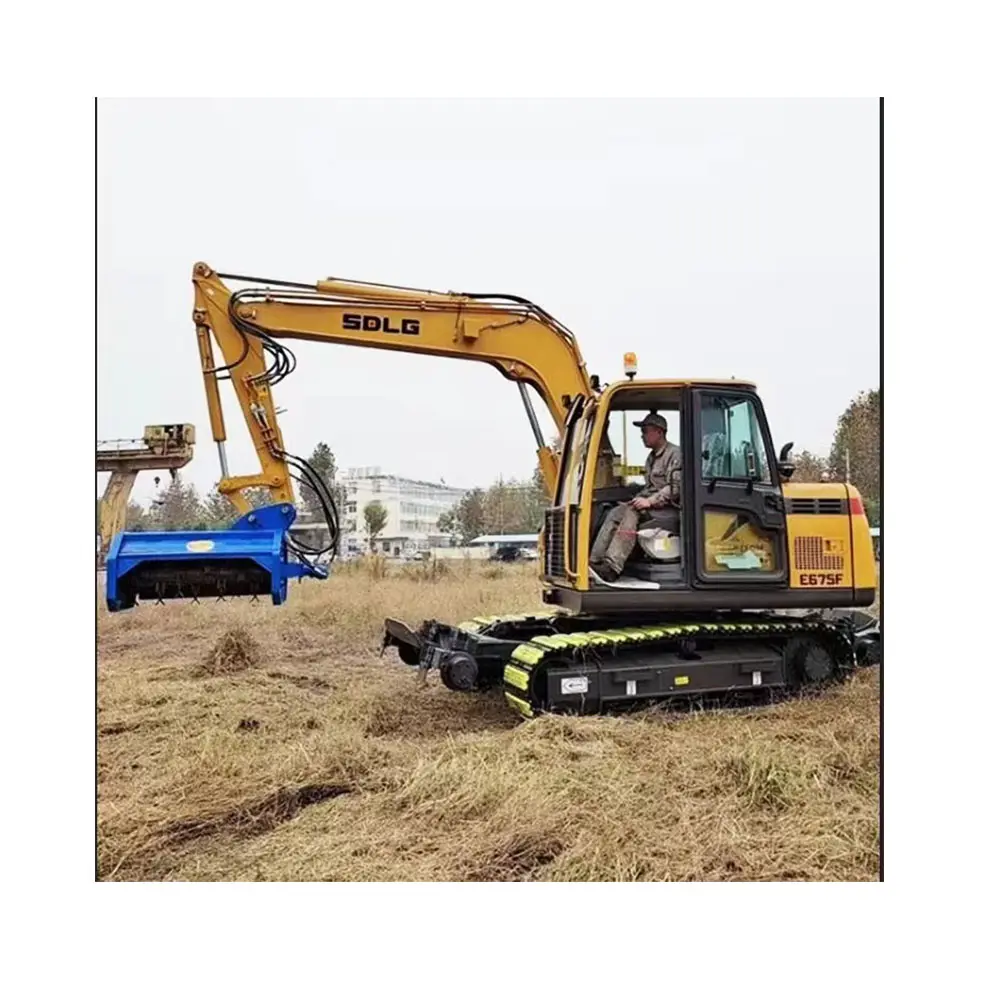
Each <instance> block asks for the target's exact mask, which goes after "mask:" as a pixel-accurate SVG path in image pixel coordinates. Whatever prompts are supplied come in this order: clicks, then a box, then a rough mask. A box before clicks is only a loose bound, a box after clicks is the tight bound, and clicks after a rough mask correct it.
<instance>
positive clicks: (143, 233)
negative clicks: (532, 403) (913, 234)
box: [97, 99, 879, 501]
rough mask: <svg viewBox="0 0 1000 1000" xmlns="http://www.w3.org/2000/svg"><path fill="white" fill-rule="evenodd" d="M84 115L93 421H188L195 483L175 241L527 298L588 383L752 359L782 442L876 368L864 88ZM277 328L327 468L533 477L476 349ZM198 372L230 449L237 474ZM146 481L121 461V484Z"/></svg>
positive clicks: (869, 120) (190, 106) (275, 264)
mask: <svg viewBox="0 0 1000 1000" xmlns="http://www.w3.org/2000/svg"><path fill="white" fill-rule="evenodd" d="M98 128H99V133H98V141H99V161H98V170H99V192H98V196H99V205H98V212H99V216H98V239H99V243H98V252H99V258H98V280H99V284H98V295H99V299H98V308H99V313H98V347H97V351H98V357H97V371H98V404H97V431H98V438H114V437H132V436H139V435H140V434H141V432H142V428H143V426H144V425H145V424H147V423H172V422H178V423H182V422H187V423H194V424H195V425H196V427H197V435H198V443H197V445H196V457H195V460H194V462H193V463H192V464H191V465H190V466H189V467H188V469H187V470H186V471H185V473H184V475H185V476H186V477H187V478H189V479H191V480H192V481H194V482H195V483H196V484H197V486H198V487H199V489H201V490H207V489H208V488H210V487H211V486H212V484H213V483H214V482H215V481H216V480H217V479H218V478H219V470H218V460H217V456H216V449H215V446H214V444H213V443H212V438H211V431H210V428H209V425H208V414H207V408H206V404H205V398H204V393H203V388H202V380H201V375H200V370H199V361H198V351H197V346H196V341H195V334H194V326H193V324H192V322H191V311H192V308H193V295H192V286H191V282H190V274H191V267H192V265H193V264H194V263H195V261H198V260H204V261H206V262H208V263H209V264H210V265H212V266H213V267H214V268H216V269H218V270H221V271H230V272H235V273H242V274H253V275H259V276H266V277H274V278H283V279H287V280H292V281H306V282H312V281H315V280H317V279H319V278H322V277H326V276H328V275H335V276H337V277H347V278H358V279H362V280H369V281H379V282H387V283H396V284H403V285H414V286H419V287H425V288H433V289H441V290H454V291H476V292H484V291H485V292H503V293H510V294H515V295H521V296H525V297H528V298H531V299H533V300H534V301H536V302H537V303H539V304H540V305H541V306H543V307H544V308H545V309H547V310H548V311H549V312H551V313H553V314H554V315H555V316H556V317H558V318H559V319H560V320H562V321H563V322H564V323H565V324H566V325H568V326H569V327H570V328H571V329H572V330H573V331H574V332H575V334H576V336H577V338H578V340H579V342H580V344H581V348H582V352H583V355H584V358H585V359H586V361H587V365H588V368H589V370H590V372H591V373H592V374H598V375H600V376H601V378H602V379H604V380H607V381H612V380H614V379H617V378H619V377H620V376H621V366H622V354H623V352H624V351H626V350H632V351H635V352H636V353H637V354H638V357H639V377H647V378H652V377H684V376H692V375H693V376H722V377H728V376H730V375H735V376H738V377H742V378H748V379H751V380H753V381H755V382H756V383H757V385H758V387H759V390H760V392H761V394H762V396H763V398H764V403H765V406H766V408H767V412H768V416H769V420H770V425H771V431H772V434H773V436H774V438H775V441H776V443H778V444H779V445H780V443H781V442H784V441H787V440H794V441H795V442H796V450H799V449H801V448H808V449H810V450H812V451H818V452H822V453H825V452H826V451H827V450H828V449H829V445H830V442H831V440H832V436H833V432H834V428H835V425H836V420H837V417H838V415H839V414H840V412H841V411H842V410H843V409H844V407H845V406H846V405H847V403H848V402H849V400H850V399H851V397H852V396H853V395H854V394H855V393H857V392H859V391H861V390H864V389H869V388H875V387H877V386H878V385H879V327H878V322H879V320H878V298H879V274H878V253H879V244H878V240H879V218H878V208H879V190H878V138H879V135H878V132H879V123H878V102H877V101H876V100H874V99H872V100H870V101H857V100H854V101H813V100H796V101H674V102H660V101H635V102H616V101H602V102H565V101H552V102H548V101H544V102H543V101H537V102H527V101H521V102H519V101H510V102H502V103H500V102H486V103H484V102H474V101H467V102H460V101H448V102H433V103H431V102H418V101H413V102H406V101H398V102H382V101H369V102H329V101H249V100H248V101H172V100H161V101H147V100H134V101H102V102H101V104H100V108H99V122H98ZM285 343H286V344H287V345H288V346H289V347H291V349H292V350H293V351H294V353H295V354H296V356H297V358H298V362H299V363H298V368H297V369H296V371H295V372H294V373H293V374H292V375H291V376H289V377H288V378H287V379H286V380H285V381H284V382H282V383H281V384H280V385H279V386H278V387H277V389H276V391H275V395H276V401H277V404H278V405H279V406H280V407H283V408H285V409H286V410H287V412H286V413H284V414H282V416H281V422H282V423H281V426H282V430H283V432H284V436H285V444H286V447H287V448H288V449H289V451H291V452H294V453H297V454H300V455H305V456H307V455H308V454H309V452H310V451H311V450H312V448H313V446H314V445H315V444H316V442H317V441H320V440H323V441H326V442H327V443H328V444H329V445H330V447H331V448H332V449H333V451H334V453H335V454H336V455H337V458H338V461H339V464H340V465H341V466H345V467H346V466H360V465H379V466H381V467H382V469H383V471H385V472H393V473H397V474H399V475H404V476H411V477H415V478H422V479H430V480H435V481H436V480H438V479H441V478H444V479H445V480H446V481H447V482H448V483H450V484H454V485H458V486H464V487H469V486H473V485H488V484H489V483H490V482H492V481H493V480H494V479H495V478H496V477H497V476H499V475H503V476H504V477H505V478H509V477H513V476H520V477H523V476H527V475H530V473H531V471H532V468H533V465H534V443H533V438H532V435H531V431H530V427H529V425H528V422H527V419H526V418H525V416H524V413H523V409H522V407H521V402H520V398H519V396H518V393H517V389H516V387H515V386H514V384H513V383H511V382H508V381H506V380H505V379H504V378H503V377H502V376H501V375H500V374H499V373H498V372H496V371H495V370H494V369H492V368H490V367H488V366H486V365H480V364H472V363H467V362H462V361H454V360H444V359H440V358H422V357H419V356H416V355H407V354H398V353H391V352H387V351H375V350H365V349H360V348H355V347H342V346H323V345H316V344H308V343H303V342H289V341H285ZM222 390H223V400H224V406H225V409H226V416H227V431H228V433H229V444H228V452H229V465H230V471H231V473H232V474H234V475H240V474H248V473H251V472H256V471H258V466H257V464H256V458H255V456H254V453H253V449H252V447H251V445H250V442H249V437H248V435H247V432H246V429H245V426H244V424H243V421H242V418H241V416H240V414H239V411H238V409H237V408H236V404H235V397H234V395H233V393H232V390H231V388H230V387H229V386H228V385H226V384H223V386H222ZM539 410H540V411H542V408H541V407H539ZM540 415H541V414H540ZM549 426H551V425H549ZM630 457H631V456H630ZM106 478H107V477H106V476H99V477H98V491H100V489H102V488H103V485H104V482H105V480H106ZM153 491H154V487H153V483H152V475H151V474H149V475H144V476H142V477H140V479H139V482H138V483H137V485H136V488H135V490H134V491H133V498H134V499H138V500H141V501H148V499H150V497H151V496H152V494H153Z"/></svg>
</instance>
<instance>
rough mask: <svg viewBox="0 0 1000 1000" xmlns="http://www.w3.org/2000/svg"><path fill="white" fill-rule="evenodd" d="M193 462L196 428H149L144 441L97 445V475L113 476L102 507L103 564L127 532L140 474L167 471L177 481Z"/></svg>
mask: <svg viewBox="0 0 1000 1000" xmlns="http://www.w3.org/2000/svg"><path fill="white" fill-rule="evenodd" d="M192 458H194V425H193V424H147V426H146V427H145V428H144V429H143V432H142V438H141V439H137V438H127V439H125V438H119V439H116V440H108V441H98V442H97V471H98V472H110V473H111V475H110V477H109V478H108V483H107V485H106V486H105V487H104V493H103V495H102V496H101V500H100V503H99V507H98V510H99V514H98V529H97V530H98V534H99V535H100V538H101V544H100V549H99V551H98V562H99V564H101V565H103V563H104V561H105V559H106V558H107V554H108V549H109V547H110V546H111V542H112V540H113V539H114V537H115V535H118V534H120V533H121V532H122V531H124V530H125V517H126V514H127V512H128V501H129V497H130V496H131V495H132V487H133V486H134V485H135V480H136V477H137V476H138V475H139V473H140V472H159V471H161V470H166V471H167V472H169V473H170V476H171V478H174V477H176V475H177V470H178V469H182V468H184V466H185V465H187V464H188V462H190V461H191V459H192Z"/></svg>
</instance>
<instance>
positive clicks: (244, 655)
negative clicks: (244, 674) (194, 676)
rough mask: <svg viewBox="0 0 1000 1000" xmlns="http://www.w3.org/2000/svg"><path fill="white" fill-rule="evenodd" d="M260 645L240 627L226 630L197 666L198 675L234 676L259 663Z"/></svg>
mask: <svg viewBox="0 0 1000 1000" xmlns="http://www.w3.org/2000/svg"><path fill="white" fill-rule="evenodd" d="M261 659H262V657H261V649H260V643H258V642H257V640H256V639H255V638H254V637H253V636H252V635H251V634H250V633H249V631H248V630H247V629H245V628H244V627H243V626H242V625H237V626H235V627H234V628H229V629H226V631H225V632H223V633H222V635H221V636H219V638H218V640H217V641H216V643H215V645H214V646H212V648H211V650H209V653H208V656H207V657H206V658H205V659H204V660H203V661H202V663H201V664H200V666H199V673H202V674H209V675H213V676H214V675H218V674H235V673H239V672H240V671H242V670H249V669H250V668H251V667H256V666H259V665H260V663H261Z"/></svg>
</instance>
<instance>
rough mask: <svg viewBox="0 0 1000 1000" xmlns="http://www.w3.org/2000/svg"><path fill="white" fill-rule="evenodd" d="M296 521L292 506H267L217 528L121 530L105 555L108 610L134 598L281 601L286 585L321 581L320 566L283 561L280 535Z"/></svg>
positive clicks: (284, 553)
mask: <svg viewBox="0 0 1000 1000" xmlns="http://www.w3.org/2000/svg"><path fill="white" fill-rule="evenodd" d="M294 520H295V508H294V507H293V506H292V505H291V504H272V505H270V506H268V507H259V508H258V509H257V510H254V511H251V512H250V513H249V514H244V515H243V516H242V517H241V518H240V519H239V520H238V521H235V522H234V523H233V525H232V527H230V528H226V529H224V530H222V531H126V532H122V534H120V535H117V536H116V537H115V539H114V541H113V542H112V543H111V548H110V549H109V550H108V558H107V574H108V576H107V591H106V599H107V605H108V610H109V611H124V610H126V609H127V608H131V607H133V606H134V605H135V603H136V601H137V600H140V601H150V600H151V601H157V602H160V601H168V600H184V599H186V600H192V599H193V600H198V599H200V598H210V597H215V598H226V597H248V596H249V597H254V598H256V597H258V596H263V595H266V594H270V595H271V601H272V603H274V604H282V603H283V602H284V601H285V598H286V597H287V596H288V581H289V580H290V579H295V578H299V577H303V576H312V577H316V578H318V579H321V580H322V579H325V577H326V575H327V573H326V570H325V569H324V568H323V567H320V566H314V565H312V564H311V563H304V562H295V561H290V560H289V559H288V542H287V539H286V532H287V531H288V528H289V527H290V526H291V524H292V522H293V521H294Z"/></svg>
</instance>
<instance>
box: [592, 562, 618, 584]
mask: <svg viewBox="0 0 1000 1000" xmlns="http://www.w3.org/2000/svg"><path fill="white" fill-rule="evenodd" d="M590 568H591V569H592V570H593V571H594V573H595V574H596V576H597V579H598V580H600V581H601V582H602V583H613V582H614V581H615V580H617V579H618V577H620V576H621V570H620V569H615V567H614V566H613V565H612V564H611V563H609V562H608V561H607V560H606V559H598V560H597V562H595V563H592V564H591V567H590Z"/></svg>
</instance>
